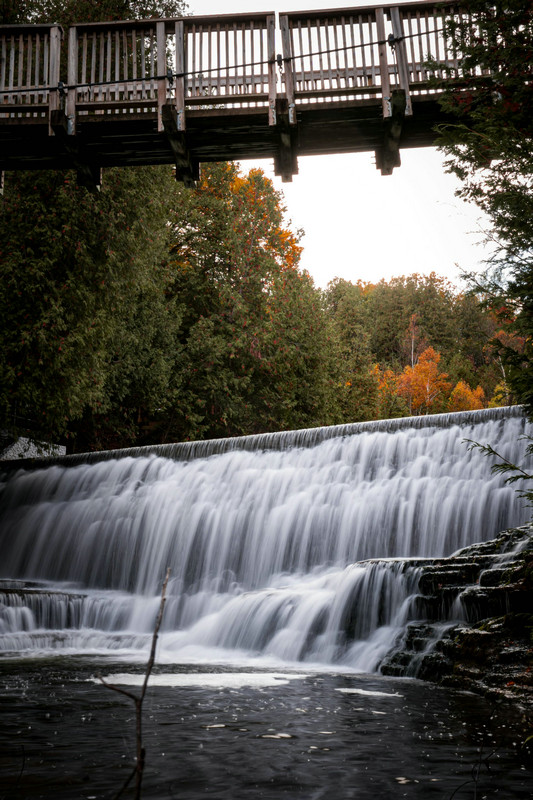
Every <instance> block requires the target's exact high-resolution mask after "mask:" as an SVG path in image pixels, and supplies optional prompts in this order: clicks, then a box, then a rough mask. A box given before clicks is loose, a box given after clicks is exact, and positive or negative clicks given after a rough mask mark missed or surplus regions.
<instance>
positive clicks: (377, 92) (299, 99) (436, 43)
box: [0, 0, 467, 133]
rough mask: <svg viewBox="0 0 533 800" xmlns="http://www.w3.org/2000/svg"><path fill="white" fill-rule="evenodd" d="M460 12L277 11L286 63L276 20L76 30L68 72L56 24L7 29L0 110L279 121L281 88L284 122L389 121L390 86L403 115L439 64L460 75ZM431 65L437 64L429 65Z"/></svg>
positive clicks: (0, 48) (1, 44) (241, 18)
mask: <svg viewBox="0 0 533 800" xmlns="http://www.w3.org/2000/svg"><path fill="white" fill-rule="evenodd" d="M465 13H467V12H465V11H462V10H459V7H458V6H456V5H454V4H453V2H451V3H444V4H443V3H438V4H435V3H433V2H428V1H427V0H419V2H412V3H407V4H404V5H382V6H367V7H361V8H344V9H332V10H322V11H308V12H290V13H283V14H281V15H280V36H281V45H282V61H281V64H280V63H279V61H278V58H277V56H276V21H275V15H274V14H272V13H250V14H226V15H220V16H218V15H217V16H206V17H183V18H179V19H171V20H144V21H122V22H104V23H91V24H82V25H75V26H72V27H71V28H70V29H69V32H68V53H67V54H66V75H65V73H64V71H63V69H62V70H60V63H61V62H60V55H61V38H62V31H61V29H60V28H59V27H58V26H54V25H39V26H34V25H21V26H3V27H1V28H0V59H1V60H0V115H1V116H2V117H3V118H6V117H9V116H18V117H21V116H26V117H28V118H30V117H31V118H33V119H38V118H42V117H46V116H47V115H48V116H49V117H50V119H51V118H52V113H53V111H54V110H56V109H58V108H59V105H60V104H62V105H63V106H64V109H65V112H66V118H67V120H68V128H69V132H70V133H74V132H75V129H76V121H77V120H80V119H83V118H88V117H94V118H98V117H100V116H106V115H107V117H109V115H115V116H117V117H119V116H121V117H122V118H126V117H127V115H136V116H137V117H138V116H139V115H145V116H148V115H151V116H152V117H153V116H154V115H157V119H158V129H159V130H162V128H163V123H162V116H163V113H162V112H163V107H164V106H166V107H167V111H168V107H169V106H170V107H171V108H174V110H175V115H176V127H177V129H178V130H181V131H183V130H185V127H186V115H187V111H194V112H195V113H196V115H198V114H199V113H200V114H201V113H202V112H203V111H206V113H209V114H210V115H217V114H223V113H235V114H239V113H246V110H250V109H253V110H258V109H259V110H264V111H265V113H267V114H268V119H269V122H270V124H274V123H275V122H276V99H277V98H278V97H279V95H278V94H277V88H279V87H281V89H282V90H283V95H284V96H285V97H286V99H287V101H288V108H289V119H290V122H291V123H295V122H296V115H297V111H298V108H301V107H304V106H310V105H312V104H317V103H320V104H324V103H328V104H330V103H337V104H338V103H346V102H349V103H353V102H354V101H357V102H359V103H363V104H364V103H368V104H372V103H375V102H376V101H377V102H378V103H379V102H380V103H381V105H382V108H383V115H384V116H385V117H387V116H390V115H391V113H392V111H391V95H392V93H393V92H394V90H395V89H402V90H403V91H404V93H405V98H406V104H405V113H406V114H407V115H409V114H411V113H412V99H413V98H415V97H416V98H418V99H420V98H422V97H423V96H428V97H429V96H434V95H435V89H434V88H433V87H432V86H431V85H430V82H429V78H430V76H431V75H435V74H437V75H441V76H442V75H444V70H445V68H446V67H455V68H456V70H457V73H458V74H460V63H459V61H458V59H457V55H456V54H455V53H454V52H453V51H452V49H451V46H450V44H449V43H448V42H446V40H445V37H444V33H443V27H444V23H445V19H446V18H447V17H449V16H450V15H451V14H461V15H463V14H465ZM64 49H65V46H64ZM63 58H64V60H65V53H64V54H63ZM430 59H434V60H435V61H436V62H439V65H440V66H437V67H434V68H432V69H430V68H429V67H428V61H429V60H430ZM278 65H280V66H282V68H283V69H282V78H281V83H280V84H279V86H278V80H277V72H276V70H277V66H278ZM60 81H63V83H64V86H63V85H62V84H60ZM65 92H66V100H65V99H64V97H63V95H64V93H65ZM167 116H168V115H167Z"/></svg>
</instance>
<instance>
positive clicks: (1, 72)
mask: <svg viewBox="0 0 533 800" xmlns="http://www.w3.org/2000/svg"><path fill="white" fill-rule="evenodd" d="M6 71H7V42H6V37H5V36H2V55H1V60H0V91H3V90H4V89H5V88H6ZM2 102H4V103H5V102H7V97H6V96H4V97H3V98H2Z"/></svg>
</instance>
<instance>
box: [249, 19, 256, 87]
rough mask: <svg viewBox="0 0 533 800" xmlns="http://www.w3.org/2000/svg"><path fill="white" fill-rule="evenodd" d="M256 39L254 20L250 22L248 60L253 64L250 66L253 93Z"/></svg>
mask: <svg viewBox="0 0 533 800" xmlns="http://www.w3.org/2000/svg"><path fill="white" fill-rule="evenodd" d="M254 39H255V29H254V23H253V21H252V22H251V23H250V52H249V53H248V54H247V61H248V63H249V64H250V65H251V66H250V80H251V86H250V90H251V92H252V94H253V92H254V91H255V72H256V68H255V66H254V63H255V56H254V54H255V47H254V44H255V42H254Z"/></svg>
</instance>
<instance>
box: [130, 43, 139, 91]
mask: <svg viewBox="0 0 533 800" xmlns="http://www.w3.org/2000/svg"><path fill="white" fill-rule="evenodd" d="M131 59H132V61H131V78H132V81H133V91H132V98H133V99H134V100H137V99H138V98H139V91H138V90H139V87H138V85H137V77H138V73H137V31H136V30H135V28H132V31H131Z"/></svg>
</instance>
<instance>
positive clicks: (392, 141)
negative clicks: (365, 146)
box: [376, 89, 405, 175]
mask: <svg viewBox="0 0 533 800" xmlns="http://www.w3.org/2000/svg"><path fill="white" fill-rule="evenodd" d="M390 105H391V115H390V116H389V117H387V118H386V119H385V120H384V121H383V126H384V133H383V145H382V147H380V148H379V150H376V167H377V168H378V169H379V170H381V174H382V175H392V171H393V169H394V167H399V166H401V163H402V161H401V158H400V138H401V135H402V128H403V121H404V119H405V93H404V92H403V91H402V90H401V89H396V90H394V91H393V92H392V94H391V104H390Z"/></svg>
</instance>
